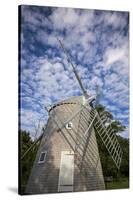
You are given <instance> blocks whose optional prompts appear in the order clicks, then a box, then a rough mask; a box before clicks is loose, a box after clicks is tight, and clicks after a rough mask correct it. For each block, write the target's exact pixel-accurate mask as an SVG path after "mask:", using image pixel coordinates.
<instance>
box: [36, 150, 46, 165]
mask: <svg viewBox="0 0 133 200" xmlns="http://www.w3.org/2000/svg"><path fill="white" fill-rule="evenodd" d="M43 153H45V156H44V159H43V160H42V161H41V160H40V159H41V155H42V154H43ZM46 155H47V151H42V152H41V153H40V156H39V161H38V163H39V164H41V163H44V162H45V160H46Z"/></svg>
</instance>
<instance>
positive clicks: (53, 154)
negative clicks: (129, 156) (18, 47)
mask: <svg viewBox="0 0 133 200" xmlns="http://www.w3.org/2000/svg"><path fill="white" fill-rule="evenodd" d="M58 41H59V43H60V45H61V47H62V49H63V51H64V53H65V54H66V56H67V60H68V62H69V63H70V64H71V66H72V69H73V72H74V74H75V77H76V79H77V81H78V83H79V86H80V88H81V91H82V93H83V96H77V97H71V98H69V99H66V100H62V101H61V102H58V103H56V104H54V105H52V106H50V107H46V110H47V112H48V114H49V119H48V122H47V125H46V128H45V132H44V135H42V136H41V142H40V146H39V150H38V152H37V155H36V159H35V161H34V165H33V168H32V170H31V174H30V177H29V180H28V184H27V188H26V193H28V194H37V193H55V192H72V191H89V190H102V189H105V184H104V178H103V172H102V166H101V161H100V156H99V151H98V145H97V141H96V133H97V134H98V135H99V136H100V138H101V140H102V142H103V144H104V145H105V147H106V149H107V151H108V153H109V154H110V156H111V157H112V159H113V161H114V163H115V165H116V167H117V168H118V169H119V168H120V165H121V160H122V150H121V147H120V145H119V142H118V140H117V136H116V134H115V133H114V130H113V129H112V128H111V126H110V125H109V126H105V123H104V120H105V117H104V113H101V114H99V113H98V112H97V111H96V109H95V108H94V107H93V106H92V102H93V101H95V99H96V97H95V96H90V95H89V94H88V93H87V91H86V90H85V88H84V86H83V84H82V82H81V79H80V77H79V75H78V73H77V71H76V68H75V66H74V65H73V63H72V62H71V59H70V57H69V55H68V53H67V51H66V50H65V48H64V45H63V44H62V42H61V41H60V40H58Z"/></svg>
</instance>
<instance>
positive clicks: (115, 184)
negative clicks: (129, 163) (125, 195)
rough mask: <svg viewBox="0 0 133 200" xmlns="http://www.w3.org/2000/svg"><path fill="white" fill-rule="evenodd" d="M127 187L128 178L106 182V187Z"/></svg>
mask: <svg viewBox="0 0 133 200" xmlns="http://www.w3.org/2000/svg"><path fill="white" fill-rule="evenodd" d="M124 188H129V180H128V178H124V179H121V180H119V181H113V182H108V183H106V189H107V190H109V189H124Z"/></svg>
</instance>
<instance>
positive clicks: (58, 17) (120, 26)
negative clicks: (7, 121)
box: [20, 6, 129, 137]
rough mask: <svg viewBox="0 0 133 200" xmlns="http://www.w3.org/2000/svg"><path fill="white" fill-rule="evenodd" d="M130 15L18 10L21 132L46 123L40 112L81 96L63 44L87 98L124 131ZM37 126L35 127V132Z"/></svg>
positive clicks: (31, 7) (70, 9)
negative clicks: (95, 97)
mask: <svg viewBox="0 0 133 200" xmlns="http://www.w3.org/2000/svg"><path fill="white" fill-rule="evenodd" d="M128 18H129V13H128V12H118V11H101V10H83V9H72V8H54V7H53V8H52V7H40V6H22V7H21V38H20V40H21V62H20V65H21V83H20V84H21V110H20V111H21V128H22V129H25V130H29V131H30V132H31V134H32V136H33V135H34V134H35V129H36V128H37V127H38V129H39V128H40V130H41V127H42V126H43V124H45V123H46V121H47V118H48V116H47V112H46V111H45V109H44V106H48V105H51V104H53V103H55V102H57V101H60V100H62V99H65V98H68V97H71V96H76V95H82V93H81V91H80V88H79V85H78V83H77V80H76V79H75V76H74V74H73V72H72V69H71V66H70V65H69V64H68V62H67V59H66V56H65V54H64V53H63V51H62V49H61V48H60V46H59V43H58V41H57V39H56V38H57V37H58V38H59V39H60V40H62V41H63V44H64V45H65V47H66V49H67V51H68V53H69V54H70V56H71V59H72V62H73V63H74V64H75V66H76V68H77V71H78V72H79V75H80V77H81V79H82V82H83V84H84V86H85V88H86V89H87V91H88V93H89V94H90V95H93V94H95V93H96V86H97V85H98V86H99V88H100V91H101V97H100V103H101V104H103V105H105V106H106V108H107V110H109V111H111V112H112V114H113V116H114V119H117V120H120V121H121V122H122V124H123V125H125V126H126V127H127V129H126V131H124V132H123V133H122V136H123V137H128V127H129V119H128V118H129V35H128V34H129V19H128ZM38 124H39V126H38Z"/></svg>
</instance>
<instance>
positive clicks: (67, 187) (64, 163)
mask: <svg viewBox="0 0 133 200" xmlns="http://www.w3.org/2000/svg"><path fill="white" fill-rule="evenodd" d="M73 173H74V152H73V151H62V152H61V163H60V172H59V183H58V191H59V192H69V191H73Z"/></svg>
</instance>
